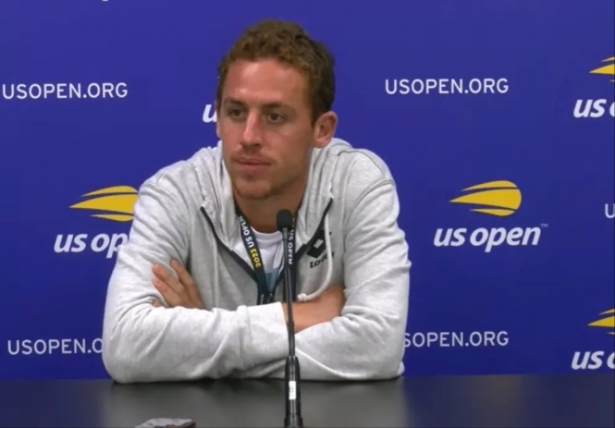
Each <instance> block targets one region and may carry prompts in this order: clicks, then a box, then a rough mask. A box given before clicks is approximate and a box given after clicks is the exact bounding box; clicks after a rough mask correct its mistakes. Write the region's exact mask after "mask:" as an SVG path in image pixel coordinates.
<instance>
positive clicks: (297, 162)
mask: <svg viewBox="0 0 615 428" xmlns="http://www.w3.org/2000/svg"><path fill="white" fill-rule="evenodd" d="M306 85H307V80H306V79H305V77H304V76H303V75H302V74H301V73H300V72H299V71H297V70H296V69H294V68H292V67H290V66H286V65H284V64H282V63H280V62H277V61H275V60H261V61H256V62H248V61H239V62H235V63H233V64H232V65H231V66H230V68H229V70H228V74H227V77H226V81H225V84H224V88H223V91H222V100H221V103H220V105H217V109H218V119H217V125H216V130H217V134H218V137H219V138H220V139H221V140H222V148H223V156H224V162H225V164H226V168H227V170H228V172H229V174H230V176H231V181H232V182H233V188H234V190H235V192H236V193H237V194H239V195H240V196H241V197H243V198H246V199H264V198H267V197H269V196H272V195H276V194H281V193H283V192H284V190H285V189H286V188H288V187H289V186H290V185H292V184H293V183H296V182H297V180H300V179H301V178H302V176H303V174H305V172H306V169H307V167H308V165H309V156H310V152H311V148H313V147H322V146H324V145H325V144H326V143H327V142H328V140H329V138H330V136H331V135H329V134H328V132H331V133H332V130H330V131H329V130H325V131H324V132H323V129H324V128H326V124H330V123H331V122H332V120H331V117H333V118H334V115H333V113H330V114H329V113H327V114H326V115H324V116H325V117H321V119H320V120H319V122H317V125H316V126H312V124H311V117H310V114H311V113H310V107H309V102H308V93H307V86H306ZM331 115H333V116H331ZM323 123H324V124H325V126H324V127H323V125H322V124H323ZM333 123H334V121H333Z"/></svg>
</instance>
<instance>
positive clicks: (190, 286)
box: [171, 260, 201, 303]
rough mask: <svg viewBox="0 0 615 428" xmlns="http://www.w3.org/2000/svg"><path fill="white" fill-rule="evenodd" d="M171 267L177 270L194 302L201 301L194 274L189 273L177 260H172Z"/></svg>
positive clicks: (180, 279)
mask: <svg viewBox="0 0 615 428" xmlns="http://www.w3.org/2000/svg"><path fill="white" fill-rule="evenodd" d="M171 267H172V268H173V269H174V270H175V272H177V276H178V277H179V281H180V282H181V283H182V284H183V285H184V287H185V289H186V293H188V297H189V298H190V300H191V301H192V302H195V303H196V302H200V301H201V297H200V296H199V292H198V290H197V289H196V285H195V284H194V281H193V280H192V276H190V274H189V273H188V271H187V270H186V269H185V268H184V267H183V266H182V264H181V263H179V262H178V261H177V260H171Z"/></svg>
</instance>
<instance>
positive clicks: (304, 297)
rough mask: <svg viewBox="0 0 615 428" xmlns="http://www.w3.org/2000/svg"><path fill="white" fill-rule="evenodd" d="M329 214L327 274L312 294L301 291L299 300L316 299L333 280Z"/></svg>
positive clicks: (327, 227)
mask: <svg viewBox="0 0 615 428" xmlns="http://www.w3.org/2000/svg"><path fill="white" fill-rule="evenodd" d="M329 235H330V232H329V214H326V215H325V248H326V250H327V276H326V277H325V280H324V281H323V283H322V284H320V287H319V288H318V290H316V291H315V292H313V293H312V294H310V295H306V294H305V293H301V294H299V296H298V300H299V301H300V302H307V301H309V300H314V299H315V298H317V297H318V296H320V295H321V294H322V293H323V292H324V291H325V290H326V289H327V287H328V286H329V282H330V281H331V276H332V275H333V260H332V259H333V254H332V251H331V238H330V237H329Z"/></svg>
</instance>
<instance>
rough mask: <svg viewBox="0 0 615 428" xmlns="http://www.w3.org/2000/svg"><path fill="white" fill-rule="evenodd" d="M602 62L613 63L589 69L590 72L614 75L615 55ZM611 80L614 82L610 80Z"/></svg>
mask: <svg viewBox="0 0 615 428" xmlns="http://www.w3.org/2000/svg"><path fill="white" fill-rule="evenodd" d="M602 62H612V63H613V64H608V65H603V66H602V67H598V68H595V69H593V70H592V71H590V73H592V74H605V75H607V76H615V56H612V57H610V58H607V59H605V60H602ZM611 82H615V79H614V80H611Z"/></svg>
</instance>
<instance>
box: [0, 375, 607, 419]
mask: <svg viewBox="0 0 615 428" xmlns="http://www.w3.org/2000/svg"><path fill="white" fill-rule="evenodd" d="M284 389H285V385H284V382H283V381H281V380H220V381H210V380H207V381H202V382H193V383H159V384H137V385H120V384H116V383H113V382H112V381H110V380H32V381H28V380H14V381H13V380H4V381H0V426H2V427H64V428H66V427H136V426H138V425H140V424H143V423H144V422H146V421H148V420H150V419H155V418H171V419H189V420H190V419H191V420H193V421H194V422H196V426H197V427H256V426H261V427H276V426H278V427H282V426H283V423H284V415H285V410H284V409H285V406H284V402H285V400H284ZM301 392H302V405H303V409H302V410H303V421H304V425H305V427H307V428H309V427H350V426H355V427H490V428H492V427H507V428H510V427H575V428H576V427H613V426H615V377H614V374H613V373H587V372H586V373H578V374H576V373H575V374H560V375H555V374H554V375H494V376H408V377H405V378H399V379H396V380H393V381H382V382H359V383H325V382H308V381H304V382H302V391H301Z"/></svg>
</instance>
